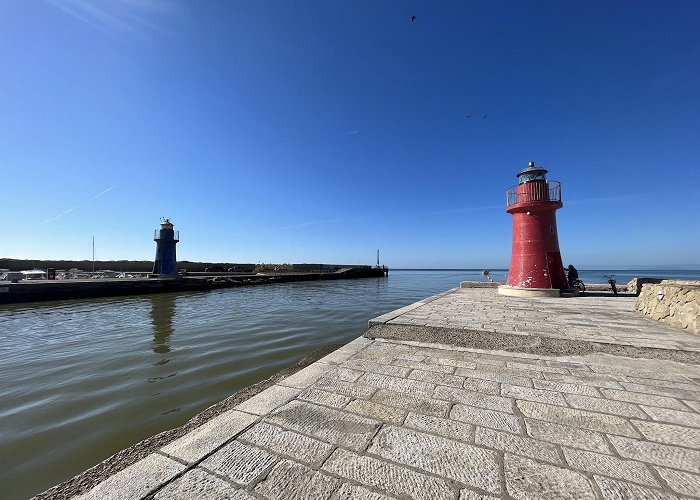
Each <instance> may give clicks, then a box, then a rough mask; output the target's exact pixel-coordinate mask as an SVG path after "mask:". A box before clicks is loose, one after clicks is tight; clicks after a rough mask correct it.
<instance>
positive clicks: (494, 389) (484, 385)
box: [462, 377, 501, 396]
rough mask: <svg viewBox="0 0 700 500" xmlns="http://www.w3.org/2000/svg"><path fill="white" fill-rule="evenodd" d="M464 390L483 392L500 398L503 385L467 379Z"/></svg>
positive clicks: (489, 381)
mask: <svg viewBox="0 0 700 500" xmlns="http://www.w3.org/2000/svg"><path fill="white" fill-rule="evenodd" d="M462 388H463V389H466V390H468V391H475V392H483V393H484V394H493V395H494V396H498V395H499V394H500V393H501V384H500V383H499V382H495V381H492V380H482V379H478V378H469V377H467V378H465V379H464V383H463V384H462Z"/></svg>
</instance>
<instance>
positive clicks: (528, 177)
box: [517, 161, 547, 184]
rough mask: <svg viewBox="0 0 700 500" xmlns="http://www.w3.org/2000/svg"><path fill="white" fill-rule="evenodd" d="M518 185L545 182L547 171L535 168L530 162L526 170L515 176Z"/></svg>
mask: <svg viewBox="0 0 700 500" xmlns="http://www.w3.org/2000/svg"><path fill="white" fill-rule="evenodd" d="M517 177H518V184H525V183H526V182H532V181H544V180H547V170H546V169H544V168H542V167H536V166H535V162H534V161H531V162H530V163H529V164H528V166H527V168H525V169H523V170H521V171H520V172H518V174H517Z"/></svg>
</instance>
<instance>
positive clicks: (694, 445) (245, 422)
mask: <svg viewBox="0 0 700 500" xmlns="http://www.w3.org/2000/svg"><path fill="white" fill-rule="evenodd" d="M634 301H635V298H634V296H632V295H629V296H617V297H613V296H609V295H608V294H600V295H595V294H588V295H587V296H581V297H571V298H559V297H557V298H536V299H531V298H528V299H520V298H512V297H503V296H499V295H498V294H497V293H496V290H495V289H488V288H479V289H476V288H473V289H472V288H461V289H454V290H450V291H448V292H446V293H444V294H440V295H438V296H435V297H431V298H429V299H425V300H422V301H420V302H417V303H415V304H412V305H410V306H407V307H404V308H402V309H399V310H397V311H393V312H391V313H388V314H384V315H382V316H380V317H378V318H375V319H373V320H372V321H371V322H370V328H369V330H368V332H367V333H366V334H365V336H363V337H360V338H358V339H356V340H354V341H352V342H350V343H349V344H347V345H346V346H344V347H342V348H341V349H339V350H337V351H335V352H333V353H332V354H330V355H328V356H326V357H324V358H322V359H321V360H319V361H317V362H316V363H314V364H312V365H310V366H308V367H307V368H304V369H303V370H301V371H298V372H297V373H295V374H294V375H292V376H290V377H288V378H286V379H283V380H280V381H279V382H278V383H276V384H275V385H273V386H272V387H270V388H268V389H267V390H265V391H263V392H261V393H259V394H257V395H256V396H253V397H252V398H250V399H248V400H247V401H244V402H243V403H241V404H239V405H238V406H236V407H235V408H233V409H230V410H228V411H226V412H225V413H222V414H220V415H218V416H215V417H214V418H212V419H211V420H209V421H207V422H206V423H204V424H203V425H201V426H200V427H198V428H196V429H194V430H192V431H191V432H189V433H188V434H185V435H184V436H182V437H179V438H178V439H176V440H174V441H172V442H170V443H167V444H165V445H163V446H162V447H160V448H158V449H155V450H153V451H152V453H151V454H150V455H148V456H147V457H146V458H143V459H141V460H140V461H138V462H136V463H133V464H130V465H129V464H124V465H125V467H123V469H122V470H121V471H119V472H116V473H115V474H113V475H112V476H111V477H108V478H106V479H104V480H103V481H102V482H99V483H97V484H86V485H85V486H84V491H83V492H81V493H82V494H81V495H80V496H79V498H81V499H110V498H114V499H117V498H134V499H135V498H154V499H171V498H182V499H185V498H186V499H190V498H205V499H206V498H212V499H213V498H217V499H221V498H228V499H253V498H257V499H261V498H271V499H296V498H299V499H302V498H333V499H351V498H353V499H355V498H356V499H367V500H380V499H392V498H393V499H397V498H416V499H426V500H439V499H450V500H457V499H459V500H477V499H481V500H486V499H489V500H490V499H497V498H498V499H535V498H541V499H557V498H563V499H572V500H581V499H598V500H618V499H681V498H689V497H692V498H700V336H697V335H693V334H690V333H688V332H686V331H680V330H676V329H673V328H672V327H670V326H668V325H665V324H662V323H658V322H655V321H653V320H651V319H649V318H646V317H643V316H641V315H639V314H636V313H635V312H634ZM56 493H57V494H60V491H58V492H56Z"/></svg>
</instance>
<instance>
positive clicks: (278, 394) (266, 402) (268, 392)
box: [234, 385, 301, 415]
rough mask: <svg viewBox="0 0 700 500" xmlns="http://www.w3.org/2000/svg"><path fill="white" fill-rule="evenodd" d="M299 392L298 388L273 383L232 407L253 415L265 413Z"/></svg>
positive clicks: (286, 401) (288, 400) (289, 399)
mask: <svg viewBox="0 0 700 500" xmlns="http://www.w3.org/2000/svg"><path fill="white" fill-rule="evenodd" d="M299 392H301V391H300V390H299V389H293V388H291V387H284V386H281V385H273V386H272V387H270V388H268V389H265V390H264V391H262V392H260V393H258V394H256V395H255V396H253V397H252V398H250V399H248V400H246V401H243V402H242V403H241V404H239V405H237V406H236V407H234V409H235V410H239V411H244V412H246V413H252V414H254V415H265V414H267V413H270V412H271V411H272V410H274V409H276V408H279V407H280V406H282V405H285V404H287V403H288V402H290V401H291V400H292V399H294V398H295V397H297V395H298V394H299Z"/></svg>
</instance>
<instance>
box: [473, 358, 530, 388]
mask: <svg viewBox="0 0 700 500" xmlns="http://www.w3.org/2000/svg"><path fill="white" fill-rule="evenodd" d="M524 366H525V368H511V367H509V366H507V364H506V366H499V365H493V364H490V363H483V362H481V361H479V362H477V363H476V369H477V370H479V371H487V372H492V373H500V374H502V375H508V376H511V377H524V378H531V379H542V378H544V373H543V372H541V371H538V370H534V369H532V368H535V367H532V368H531V365H524ZM515 385H518V384H515Z"/></svg>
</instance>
